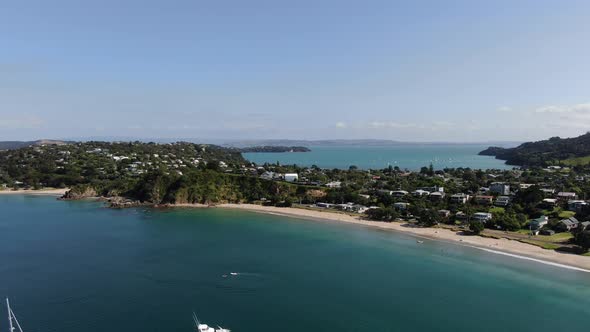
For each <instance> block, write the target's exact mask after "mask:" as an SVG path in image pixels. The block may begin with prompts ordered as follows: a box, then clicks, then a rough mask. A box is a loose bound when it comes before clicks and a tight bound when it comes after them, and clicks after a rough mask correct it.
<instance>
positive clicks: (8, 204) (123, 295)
mask: <svg viewBox="0 0 590 332" xmlns="http://www.w3.org/2000/svg"><path fill="white" fill-rule="evenodd" d="M0 253H1V257H2V260H1V264H0V295H2V296H9V297H10V299H11V302H12V306H13V310H14V311H15V312H16V314H17V317H18V318H19V320H20V321H21V324H22V325H23V328H24V330H25V331H43V332H49V331H60V332H74V331H75V332H80V331H84V332H104V331H142V332H146V331H167V332H169V331H192V326H191V323H192V322H191V312H192V311H193V310H194V311H195V312H197V313H198V315H199V316H200V318H201V319H202V320H204V321H205V322H208V323H218V324H221V325H223V326H227V327H229V328H231V329H232V330H233V331H235V332H248V331H258V332H260V331H282V332H291V331H293V332H294V331H297V332H300V331H453V332H457V331H470V332H471V331H535V332H539V331H551V332H555V331H587V330H588V326H590V274H587V273H583V272H575V271H570V270H565V269H560V268H557V267H552V266H546V265H542V264H538V263H534V262H528V261H523V260H518V259H514V258H510V257H504V256H500V255H494V254H490V253H487V252H483V251H479V250H476V249H471V248H465V247H460V246H455V245H451V244H445V243H440V242H434V241H425V243H423V244H417V243H416V240H415V239H414V238H412V237H409V236H405V235H401V234H397V233H391V232H386V231H379V230H375V229H369V228H363V227H357V226H353V225H341V224H336V223H330V222H315V221H306V220H299V219H291V218H285V217H279V216H270V215H259V214H253V213H246V212H241V211H227V210H218V209H204V210H183V209H176V210H152V209H143V208H142V209H127V210H110V209H106V208H103V207H101V205H100V204H98V203H93V202H60V201H56V200H55V199H54V198H49V197H33V196H10V197H9V196H0ZM230 272H238V273H239V275H237V276H232V277H228V278H224V277H223V276H222V275H224V274H229V273H230ZM3 312H4V310H3ZM0 317H2V318H1V322H2V324H1V325H0V329H1V330H4V331H6V330H7V327H6V319H5V318H4V317H5V315H4V314H2V315H1V316H0Z"/></svg>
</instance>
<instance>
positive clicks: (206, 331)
mask: <svg viewBox="0 0 590 332" xmlns="http://www.w3.org/2000/svg"><path fill="white" fill-rule="evenodd" d="M193 321H194V322H195V328H196V330H197V331H198V332H231V331H230V330H228V329H224V328H223V327H221V326H217V328H213V327H211V326H209V325H207V324H201V322H200V321H199V319H198V318H197V315H196V314H195V313H194V312H193Z"/></svg>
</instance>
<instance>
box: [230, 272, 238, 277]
mask: <svg viewBox="0 0 590 332" xmlns="http://www.w3.org/2000/svg"><path fill="white" fill-rule="evenodd" d="M229 274H231V275H232V276H237V275H238V274H239V273H238V272H230V273H229Z"/></svg>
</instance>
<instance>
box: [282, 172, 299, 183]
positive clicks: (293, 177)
mask: <svg viewBox="0 0 590 332" xmlns="http://www.w3.org/2000/svg"><path fill="white" fill-rule="evenodd" d="M297 180H299V174H297V173H285V181H287V182H295V181H297Z"/></svg>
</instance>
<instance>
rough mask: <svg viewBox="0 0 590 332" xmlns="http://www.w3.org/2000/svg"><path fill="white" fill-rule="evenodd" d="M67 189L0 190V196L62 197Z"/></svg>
mask: <svg viewBox="0 0 590 332" xmlns="http://www.w3.org/2000/svg"><path fill="white" fill-rule="evenodd" d="M68 190H70V189H69V188H63V189H56V188H45V189H37V190H34V189H19V190H12V189H6V190H0V195H47V196H63V195H64V194H65V193H66V191H68Z"/></svg>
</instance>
